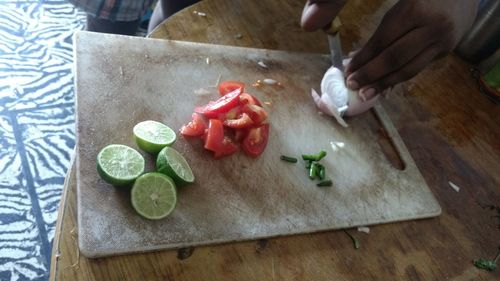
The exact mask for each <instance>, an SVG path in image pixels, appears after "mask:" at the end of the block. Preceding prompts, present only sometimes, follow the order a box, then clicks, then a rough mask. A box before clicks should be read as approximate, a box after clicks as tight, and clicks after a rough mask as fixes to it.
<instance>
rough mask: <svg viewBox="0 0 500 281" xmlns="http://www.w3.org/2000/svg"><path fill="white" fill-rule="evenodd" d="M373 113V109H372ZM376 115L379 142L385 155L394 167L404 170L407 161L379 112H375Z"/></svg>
mask: <svg viewBox="0 0 500 281" xmlns="http://www.w3.org/2000/svg"><path fill="white" fill-rule="evenodd" d="M372 113H373V111H372ZM373 115H374V116H375V120H377V123H378V125H379V126H378V128H379V129H378V134H377V135H378V138H377V143H378V145H379V146H380V148H381V149H382V152H383V153H384V155H385V157H386V158H387V160H388V161H389V163H391V165H392V167H394V168H396V169H398V170H400V171H403V170H404V169H405V167H406V165H405V162H404V161H403V158H402V157H401V154H400V153H399V151H398V149H397V148H396V146H395V145H394V141H393V140H392V138H391V136H390V135H389V134H388V133H387V130H385V128H384V125H383V124H382V121H381V120H380V118H379V117H378V116H377V114H373Z"/></svg>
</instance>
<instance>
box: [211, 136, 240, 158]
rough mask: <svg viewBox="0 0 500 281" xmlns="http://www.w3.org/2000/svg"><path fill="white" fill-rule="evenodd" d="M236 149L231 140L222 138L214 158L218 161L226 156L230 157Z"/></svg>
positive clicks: (236, 146)
mask: <svg viewBox="0 0 500 281" xmlns="http://www.w3.org/2000/svg"><path fill="white" fill-rule="evenodd" d="M238 149H239V147H238V145H236V144H235V143H234V142H233V140H232V139H230V138H229V137H224V139H223V140H222V143H221V145H220V147H219V149H218V150H217V151H215V153H214V157H215V158H217V159H218V158H221V157H224V156H227V155H231V154H233V153H235V152H236V151H238Z"/></svg>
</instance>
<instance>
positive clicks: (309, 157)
mask: <svg viewBox="0 0 500 281" xmlns="http://www.w3.org/2000/svg"><path fill="white" fill-rule="evenodd" d="M325 156H326V151H324V150H321V151H320V152H319V153H318V154H302V159H304V160H309V161H319V160H321V159H323V157H325Z"/></svg>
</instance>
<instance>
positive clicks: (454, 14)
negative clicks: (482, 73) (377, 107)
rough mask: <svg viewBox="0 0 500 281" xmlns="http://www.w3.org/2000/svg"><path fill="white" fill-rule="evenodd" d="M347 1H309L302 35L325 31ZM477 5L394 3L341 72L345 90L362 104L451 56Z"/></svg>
mask: <svg viewBox="0 0 500 281" xmlns="http://www.w3.org/2000/svg"><path fill="white" fill-rule="evenodd" d="M346 2H347V0H309V1H307V2H306V4H305V7H304V10H303V12H302V18H301V25H302V28H303V29H304V30H306V31H314V30H318V29H321V28H323V27H325V26H328V25H329V24H330V22H331V21H332V20H333V19H334V18H335V16H336V15H337V13H338V12H339V11H340V10H341V9H342V7H343V6H344V4H345V3H346ZM479 2H480V1H479V0H400V1H398V2H397V3H396V4H395V5H394V6H393V7H392V8H391V9H390V10H389V11H388V12H387V13H386V14H385V16H384V18H383V19H382V21H381V23H380V25H379V26H378V27H377V29H376V31H375V32H374V34H373V35H372V36H371V38H370V39H369V40H368V42H367V43H366V44H365V45H364V46H363V47H362V48H361V49H360V50H359V51H358V52H357V53H355V54H354V56H353V57H352V60H351V62H350V63H349V64H348V65H347V66H346V69H345V72H346V77H347V80H346V82H347V86H348V87H349V88H351V89H352V90H359V94H360V96H361V97H364V98H365V99H366V100H369V99H371V98H373V97H374V96H375V95H377V94H378V93H381V92H382V91H383V90H384V89H386V88H389V87H392V86H394V85H396V84H398V83H400V82H403V81H405V80H408V79H410V78H412V77H413V76H415V75H416V74H417V73H419V72H420V71H421V70H423V69H424V68H425V67H426V66H427V65H428V64H429V63H430V62H431V61H433V60H434V59H436V58H438V57H441V56H443V55H445V54H447V53H448V52H450V51H452V50H453V49H454V48H455V47H456V46H457V45H458V43H459V42H460V39H461V38H462V37H463V36H464V34H465V33H466V32H467V31H468V30H469V29H470V27H471V26H472V24H473V23H474V19H475V18H476V14H477V11H478V6H479Z"/></svg>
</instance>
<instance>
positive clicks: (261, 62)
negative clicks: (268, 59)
mask: <svg viewBox="0 0 500 281" xmlns="http://www.w3.org/2000/svg"><path fill="white" fill-rule="evenodd" d="M257 64H258V65H260V66H261V67H263V68H267V65H266V64H265V63H264V62H263V61H259V62H258V63H257Z"/></svg>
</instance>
